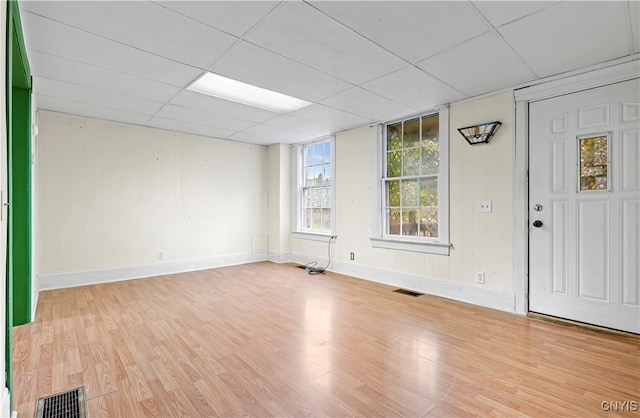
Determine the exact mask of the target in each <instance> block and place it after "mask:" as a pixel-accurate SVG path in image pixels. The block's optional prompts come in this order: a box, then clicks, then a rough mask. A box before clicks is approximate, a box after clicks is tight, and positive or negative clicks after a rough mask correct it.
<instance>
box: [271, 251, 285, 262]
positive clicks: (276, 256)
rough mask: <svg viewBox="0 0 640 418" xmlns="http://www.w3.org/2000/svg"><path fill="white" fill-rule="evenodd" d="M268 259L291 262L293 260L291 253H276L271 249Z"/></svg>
mask: <svg viewBox="0 0 640 418" xmlns="http://www.w3.org/2000/svg"><path fill="white" fill-rule="evenodd" d="M267 260H269V261H273V262H274V263H289V262H291V253H282V254H281V253H274V252H271V251H269V253H268V254H267Z"/></svg>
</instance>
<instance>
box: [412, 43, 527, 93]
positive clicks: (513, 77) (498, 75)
mask: <svg viewBox="0 0 640 418" xmlns="http://www.w3.org/2000/svg"><path fill="white" fill-rule="evenodd" d="M487 51H491V53H490V54H489V55H487ZM418 66H419V67H420V68H422V69H424V70H425V71H426V72H428V73H429V74H432V75H433V76H435V77H437V78H438V79H440V80H442V81H444V82H445V83H447V84H449V85H451V86H456V87H457V88H458V89H460V90H462V91H463V92H465V93H466V94H468V95H470V96H476V95H479V94H482V93H488V92H490V91H496V90H500V89H503V88H505V87H510V86H515V85H517V84H519V83H523V82H525V81H529V80H534V79H535V78H536V75H535V74H534V73H533V72H532V71H531V70H530V69H529V68H528V67H527V66H526V64H525V63H524V62H523V61H522V60H521V59H520V57H518V55H516V53H515V52H513V50H512V49H511V48H510V47H509V45H507V44H506V42H504V40H503V39H502V38H501V37H500V35H498V34H497V33H496V32H494V31H491V32H487V33H485V34H483V35H480V36H478V37H477V38H474V39H471V40H470V41H467V42H465V43H463V44H461V45H458V46H456V47H454V48H451V49H449V50H447V51H445V52H442V53H440V54H438V55H436V56H434V57H431V58H428V59H426V60H425V61H422V62H420V63H418Z"/></svg>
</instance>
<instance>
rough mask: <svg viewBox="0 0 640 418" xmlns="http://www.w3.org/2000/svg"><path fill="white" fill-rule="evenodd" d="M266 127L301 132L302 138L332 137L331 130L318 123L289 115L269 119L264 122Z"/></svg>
mask: <svg viewBox="0 0 640 418" xmlns="http://www.w3.org/2000/svg"><path fill="white" fill-rule="evenodd" d="M264 125H268V126H273V127H276V128H282V129H287V130H290V131H295V132H299V133H300V136H302V137H305V138H309V137H313V138H319V137H321V136H327V135H331V129H329V128H328V127H326V126H323V125H322V124H319V123H317V122H313V121H309V120H304V119H299V118H294V117H293V116H289V115H280V116H276V117H275V118H273V119H269V120H268V121H266V122H264Z"/></svg>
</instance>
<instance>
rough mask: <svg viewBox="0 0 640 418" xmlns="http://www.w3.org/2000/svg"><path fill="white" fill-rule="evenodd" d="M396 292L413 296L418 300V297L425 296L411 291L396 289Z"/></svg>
mask: <svg viewBox="0 0 640 418" xmlns="http://www.w3.org/2000/svg"><path fill="white" fill-rule="evenodd" d="M394 292H396V293H402V294H403V295H409V296H413V297H414V298H417V297H418V296H422V295H423V293H418V292H412V291H411V290H406V289H396V290H394Z"/></svg>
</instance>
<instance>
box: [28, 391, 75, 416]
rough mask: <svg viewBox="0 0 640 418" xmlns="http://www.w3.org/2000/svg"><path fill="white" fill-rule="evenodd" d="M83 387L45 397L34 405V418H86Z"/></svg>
mask: <svg viewBox="0 0 640 418" xmlns="http://www.w3.org/2000/svg"><path fill="white" fill-rule="evenodd" d="M86 410H87V408H86V404H85V395H84V386H80V387H78V388H75V389H71V390H67V391H65V392H60V393H56V394H55V395H50V396H45V397H44V398H40V399H38V402H37V403H36V418H86V417H87V414H86Z"/></svg>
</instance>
